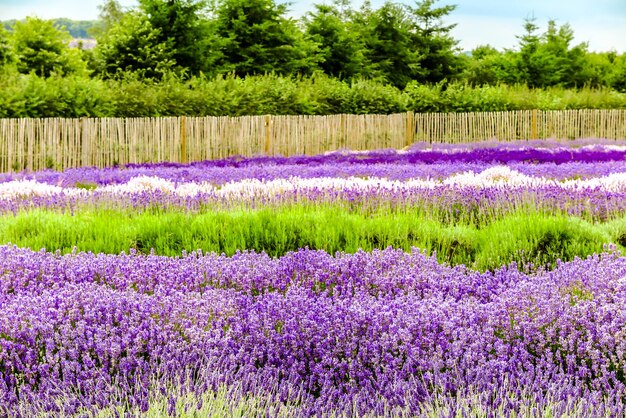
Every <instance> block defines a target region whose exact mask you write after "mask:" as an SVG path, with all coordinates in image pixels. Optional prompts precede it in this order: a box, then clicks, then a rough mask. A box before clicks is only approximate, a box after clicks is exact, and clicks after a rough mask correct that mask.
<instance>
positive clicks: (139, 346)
mask: <svg viewBox="0 0 626 418" xmlns="http://www.w3.org/2000/svg"><path fill="white" fill-rule="evenodd" d="M0 271H2V272H3V273H2V275H3V278H2V279H3V280H2V288H1V289H0V303H1V305H2V310H0V346H1V347H2V350H1V351H0V400H1V402H0V403H1V404H2V405H4V408H5V409H6V411H9V412H10V411H11V408H12V406H14V405H17V404H18V403H19V402H24V401H25V400H26V401H28V402H32V403H37V404H39V405H45V406H46V407H47V408H49V409H50V410H54V409H55V408H56V406H55V404H54V401H55V400H58V399H59V397H62V398H63V399H69V398H70V397H71V399H72V402H73V403H72V404H73V405H75V406H76V407H77V408H78V407H80V406H86V407H103V406H105V405H107V404H108V403H110V401H111V398H114V397H117V398H119V397H120V395H123V397H125V398H126V400H127V401H128V402H129V403H130V404H131V405H139V406H141V407H142V408H144V409H145V408H147V407H148V405H146V399H147V396H148V395H147V393H148V389H149V388H148V387H147V386H148V384H149V383H151V384H154V382H155V379H156V381H158V380H159V379H165V380H168V381H171V380H175V379H176V378H180V379H182V380H185V381H190V385H191V387H192V388H193V390H195V391H197V392H198V393H200V392H204V391H207V390H211V388H216V387H218V386H220V385H231V384H234V383H235V382H240V383H241V382H244V383H243V387H242V389H243V390H244V391H245V390H250V391H253V392H255V393H259V392H266V393H270V394H272V395H273V396H277V397H278V398H279V399H282V400H283V401H284V402H289V400H294V398H295V397H296V396H297V397H298V399H300V400H302V401H303V403H302V405H303V407H306V408H310V409H309V410H308V411H302V412H303V414H305V413H313V412H316V413H324V412H330V411H331V410H333V411H335V412H340V413H345V414H348V415H357V414H364V413H375V414H380V415H384V414H385V413H389V411H390V409H389V408H394V407H398V408H402V409H403V410H406V411H409V412H412V413H417V412H418V411H419V409H420V406H421V405H422V403H424V402H427V401H428V399H429V398H430V397H431V396H432V395H433V394H434V393H435V392H438V393H440V394H444V396H448V397H450V398H451V399H454V397H455V396H456V394H457V393H463V392H464V391H465V390H467V389H469V388H471V390H472V391H474V392H478V393H499V391H500V390H501V389H502V388H507V390H513V391H515V390H523V391H525V393H528V394H530V395H531V396H534V397H535V399H536V401H537V403H538V404H541V400H542V398H543V397H545V396H547V394H550V396H552V397H554V396H557V397H558V398H559V400H565V399H573V398H586V399H589V402H590V403H592V404H595V403H597V404H598V405H597V406H598V407H606V406H607V405H608V407H609V408H614V409H613V411H612V413H614V414H618V415H621V414H622V413H623V412H624V411H623V409H624V406H623V405H622V404H621V401H620V399H621V397H622V396H624V395H625V394H626V393H625V389H626V386H625V380H626V379H625V378H624V375H625V372H626V336H625V335H624V333H623V332H622V330H623V329H624V327H625V326H626V279H625V277H626V259H625V258H622V257H618V256H616V255H615V254H612V253H607V254H603V255H600V256H595V257H593V258H589V259H587V260H576V261H573V262H570V263H562V264H560V265H559V266H558V267H557V268H556V269H555V270H554V271H551V272H549V273H548V272H545V273H538V274H536V275H525V274H523V273H520V272H519V271H517V269H515V268H511V269H506V268H503V269H501V270H500V271H497V272H495V273H484V274H479V273H477V272H474V271H469V270H467V269H465V268H450V267H445V266H442V265H439V264H437V262H436V261H435V260H434V259H432V258H428V257H426V256H424V255H423V254H422V253H420V252H418V251H413V252H412V253H404V252H401V251H397V250H392V249H387V250H384V251H375V252H373V253H363V252H360V253H357V254H354V255H347V254H337V255H335V256H331V255H328V254H326V253H324V252H321V251H309V250H301V251H298V252H296V253H291V254H288V255H286V256H284V257H282V258H280V259H271V258H269V257H267V256H266V255H263V254H255V253H241V254H238V255H236V256H234V257H232V258H227V257H222V256H217V255H212V254H209V255H202V254H191V255H188V256H184V257H182V258H165V257H157V256H139V255H135V254H132V255H120V256H105V255H94V254H83V253H79V254H70V255H67V256H60V255H56V254H51V253H45V252H38V253H34V252H31V251H28V250H23V249H17V248H14V247H6V246H5V247H0ZM194 376H195V377H196V378H194ZM199 376H201V377H202V378H201V379H199V378H198V377H199ZM194 379H195V380H194ZM555 388H556V389H555ZM555 390H556V391H555ZM68 394H69V395H68ZM491 402H493V403H494V405H493V406H494V407H502V405H504V406H505V408H506V409H507V410H508V411H511V410H514V409H515V408H516V402H518V401H517V400H515V399H507V398H500V397H494V398H493V399H492V400H491ZM519 402H522V401H521V400H520V401H519ZM499 403H501V404H499ZM385 408H387V409H385Z"/></svg>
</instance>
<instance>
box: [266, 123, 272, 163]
mask: <svg viewBox="0 0 626 418" xmlns="http://www.w3.org/2000/svg"><path fill="white" fill-rule="evenodd" d="M271 124H272V117H271V116H270V115H265V155H269V154H270V150H271V148H272V136H271V134H272V126H271Z"/></svg>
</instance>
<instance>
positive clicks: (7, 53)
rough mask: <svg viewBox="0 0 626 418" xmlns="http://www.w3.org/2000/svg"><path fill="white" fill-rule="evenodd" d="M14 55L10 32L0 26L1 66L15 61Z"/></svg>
mask: <svg viewBox="0 0 626 418" xmlns="http://www.w3.org/2000/svg"><path fill="white" fill-rule="evenodd" d="M13 60H14V55H13V50H12V48H11V44H10V38H9V33H8V32H7V31H6V29H4V27H2V26H0V67H4V66H5V65H8V64H11V63H13Z"/></svg>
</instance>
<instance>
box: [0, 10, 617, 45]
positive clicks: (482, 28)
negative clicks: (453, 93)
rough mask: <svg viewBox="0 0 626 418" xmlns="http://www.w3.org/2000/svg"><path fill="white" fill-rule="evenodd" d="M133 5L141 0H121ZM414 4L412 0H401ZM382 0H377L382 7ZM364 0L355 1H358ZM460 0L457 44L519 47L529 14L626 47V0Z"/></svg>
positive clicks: (3, 15)
mask: <svg viewBox="0 0 626 418" xmlns="http://www.w3.org/2000/svg"><path fill="white" fill-rule="evenodd" d="M119 1H120V4H122V5H123V6H127V7H132V6H135V5H136V4H137V2H136V0H119ZM396 1H398V2H404V3H407V4H415V2H414V1H412V0H396ZM324 2H328V0H313V1H305V0H292V1H291V3H292V4H291V6H290V8H291V9H292V12H291V13H292V14H293V15H294V16H301V15H302V14H304V13H306V12H307V11H309V10H311V9H312V7H311V4H312V3H324ZM383 2H384V1H383V0H372V5H373V6H374V7H377V6H379V5H381V4H382V3H383ZM101 3H102V2H101V1H100V0H53V1H50V0H0V20H8V19H22V18H24V17H26V16H32V15H36V16H38V17H41V18H45V19H50V18H56V17H67V18H70V19H77V20H83V19H84V20H90V19H96V18H97V16H98V7H97V6H98V4H101ZM360 3H361V1H353V5H354V6H355V7H358V6H359V5H360ZM444 4H456V5H457V8H456V10H455V11H453V12H452V13H451V14H450V15H448V17H447V19H446V23H455V24H456V25H457V26H456V27H455V28H454V30H453V32H452V35H453V36H454V38H455V39H457V40H458V41H459V44H458V46H459V47H460V48H461V49H462V50H464V51H469V50H471V49H473V48H474V47H476V46H478V45H485V44H489V45H491V46H493V47H496V48H498V49H500V50H502V49H505V48H510V49H515V47H516V45H517V39H516V37H515V36H516V35H521V34H522V32H523V28H522V26H523V24H524V19H525V18H529V17H534V18H536V23H537V24H538V25H539V27H540V30H541V31H544V30H545V28H546V26H547V22H548V20H555V21H556V23H557V25H559V26H560V25H562V24H565V23H569V24H570V26H571V27H572V29H573V30H574V35H575V39H574V43H575V44H578V43H582V42H587V43H588V46H589V50H591V51H610V50H615V51H617V52H620V53H623V52H626V0H592V1H590V0H440V1H439V2H437V3H436V5H444Z"/></svg>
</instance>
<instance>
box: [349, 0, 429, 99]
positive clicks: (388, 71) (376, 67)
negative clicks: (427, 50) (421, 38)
mask: <svg viewBox="0 0 626 418" xmlns="http://www.w3.org/2000/svg"><path fill="white" fill-rule="evenodd" d="M356 21H357V24H358V25H360V26H361V29H360V33H361V36H362V39H363V43H364V45H365V51H364V55H365V57H366V62H367V64H366V65H369V69H368V71H367V73H368V75H369V76H370V77H373V78H378V79H381V80H384V81H386V82H389V83H391V84H393V85H394V86H396V87H398V88H404V86H406V84H407V83H408V82H409V81H411V80H415V79H416V78H418V77H419V76H420V74H421V71H422V68H421V66H420V62H421V60H422V59H423V57H422V53H421V51H420V50H419V49H418V48H416V47H415V44H414V41H415V39H414V36H413V33H412V32H411V29H412V22H411V20H410V18H409V16H408V14H407V12H406V8H405V7H404V6H403V5H399V4H395V3H391V2H387V3H385V4H384V5H383V6H382V7H380V8H379V9H377V10H372V9H371V8H370V4H369V3H368V2H366V3H364V5H363V7H362V8H361V10H360V11H359V16H358V17H357V19H356Z"/></svg>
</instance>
